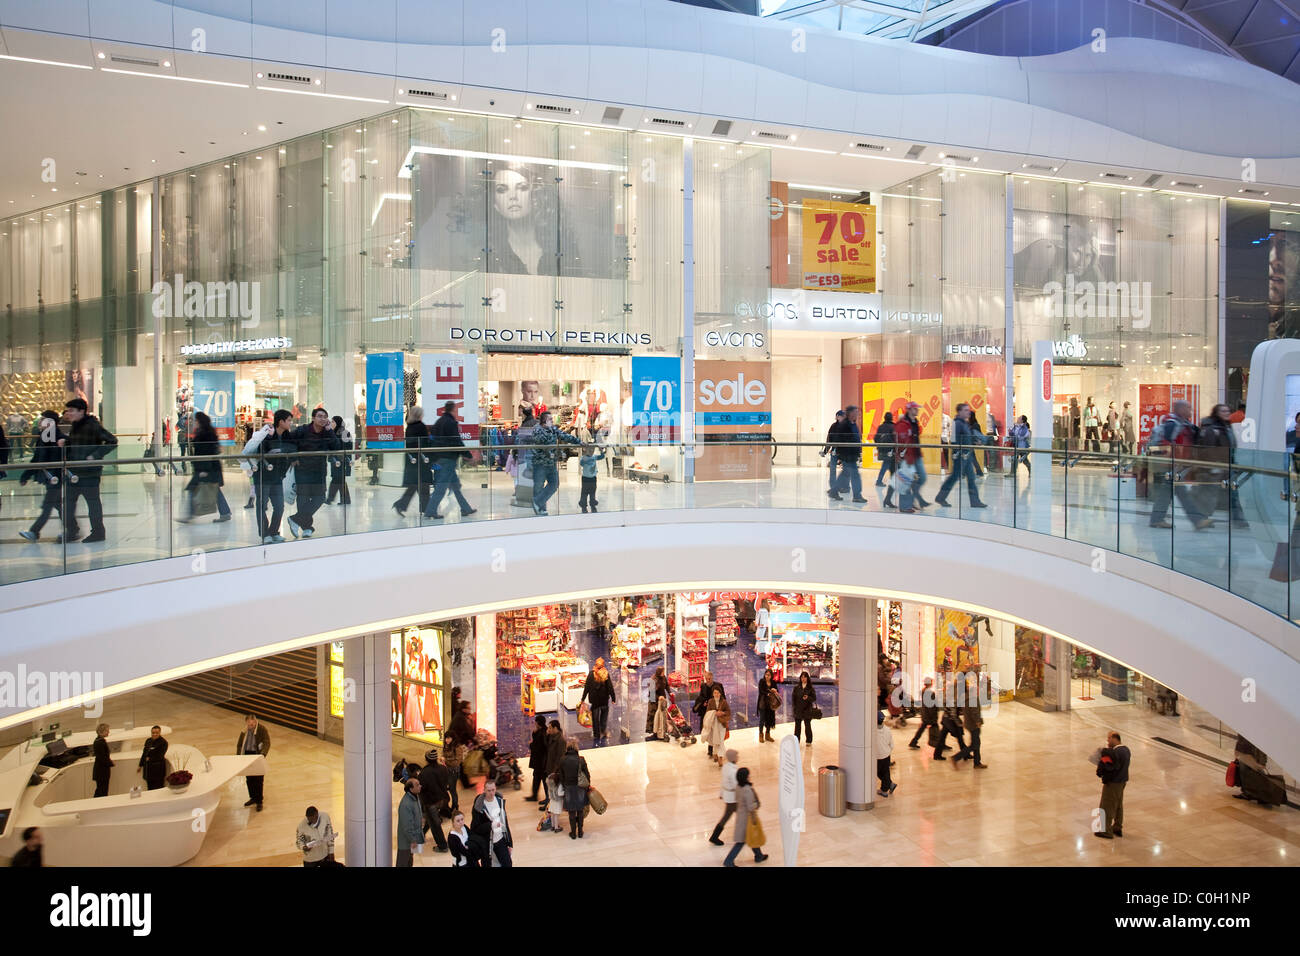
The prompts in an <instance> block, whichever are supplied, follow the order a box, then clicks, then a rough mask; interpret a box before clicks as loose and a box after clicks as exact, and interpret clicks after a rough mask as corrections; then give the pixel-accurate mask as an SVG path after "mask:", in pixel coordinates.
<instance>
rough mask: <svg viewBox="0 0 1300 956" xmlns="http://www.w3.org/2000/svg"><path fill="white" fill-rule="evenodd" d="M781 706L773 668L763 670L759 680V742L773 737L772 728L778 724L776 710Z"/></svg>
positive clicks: (757, 706)
mask: <svg viewBox="0 0 1300 956" xmlns="http://www.w3.org/2000/svg"><path fill="white" fill-rule="evenodd" d="M780 706H781V692H780V691H779V690H777V689H776V678H775V677H774V676H773V675H772V668H770V667H769V668H768V669H767V670H765V671H763V676H762V677H761V678H760V679H759V681H758V703H757V705H756V708H757V710H758V742H759V743H764V742H766V741H770V740H771V739H772V728H773V727H775V726H776V712H777V710H778V708H780Z"/></svg>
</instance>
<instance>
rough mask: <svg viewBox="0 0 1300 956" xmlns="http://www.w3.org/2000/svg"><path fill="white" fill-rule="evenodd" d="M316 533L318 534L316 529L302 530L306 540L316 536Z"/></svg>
mask: <svg viewBox="0 0 1300 956" xmlns="http://www.w3.org/2000/svg"><path fill="white" fill-rule="evenodd" d="M315 533H316V529H315V528H303V529H302V536H303V537H304V538H310V537H311V536H312V535H314V534H315Z"/></svg>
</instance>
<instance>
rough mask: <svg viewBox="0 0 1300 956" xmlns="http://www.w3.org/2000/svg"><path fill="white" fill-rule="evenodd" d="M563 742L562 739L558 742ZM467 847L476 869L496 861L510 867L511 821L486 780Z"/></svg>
mask: <svg viewBox="0 0 1300 956" xmlns="http://www.w3.org/2000/svg"><path fill="white" fill-rule="evenodd" d="M560 742H561V743H563V742H564V738H560ZM469 845H470V850H471V851H473V853H474V855H475V857H476V858H477V859H478V860H479V865H480V866H482V867H484V868H485V869H486V868H488V867H490V866H492V861H493V859H494V858H495V860H496V862H497V864H498V865H499V866H510V865H511V860H510V848H511V847H513V846H514V845H515V841H514V838H513V837H512V836H511V835H510V821H509V819H507V817H506V802H505V800H503V799H502V798H501V797H499V796H497V785H496V784H495V783H494V782H493V781H491V780H489V781H488V782H487V783H485V784H483V792H482V793H481V794H479V795H478V796H477V797H475V798H474V813H473V816H472V817H471V819H470V824H469Z"/></svg>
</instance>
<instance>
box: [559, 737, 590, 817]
mask: <svg viewBox="0 0 1300 956" xmlns="http://www.w3.org/2000/svg"><path fill="white" fill-rule="evenodd" d="M560 783H561V784H563V786H564V809H565V810H567V811H568V812H569V839H570V840H578V839H581V838H582V815H583V813H584V812H585V810H586V807H587V791H588V790H589V789H590V788H591V773H590V772H589V771H588V770H587V758H586V757H583V756H582V755H581V754H579V753H578V738H577V737H570V738H569V740H568V747H567V748H566V749H565V751H564V759H563V760H562V761H561V762H560Z"/></svg>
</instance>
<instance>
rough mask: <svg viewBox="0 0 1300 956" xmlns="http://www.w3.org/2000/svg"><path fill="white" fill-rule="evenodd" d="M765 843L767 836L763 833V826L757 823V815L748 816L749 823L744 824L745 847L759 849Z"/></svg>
mask: <svg viewBox="0 0 1300 956" xmlns="http://www.w3.org/2000/svg"><path fill="white" fill-rule="evenodd" d="M766 842H767V836H766V835H765V834H764V833H763V824H762V823H760V822H759V819H758V814H757V813H751V814H750V815H749V823H747V824H745V846H750V847H753V848H754V849H756V850H757V849H760V848H761V847H762V846H763V844H764V843H766Z"/></svg>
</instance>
